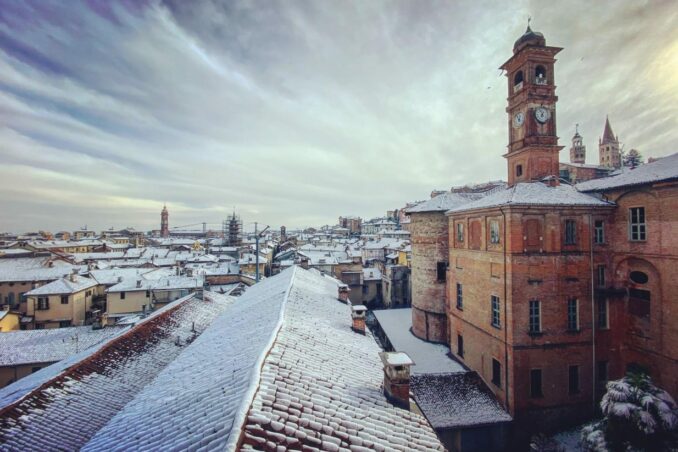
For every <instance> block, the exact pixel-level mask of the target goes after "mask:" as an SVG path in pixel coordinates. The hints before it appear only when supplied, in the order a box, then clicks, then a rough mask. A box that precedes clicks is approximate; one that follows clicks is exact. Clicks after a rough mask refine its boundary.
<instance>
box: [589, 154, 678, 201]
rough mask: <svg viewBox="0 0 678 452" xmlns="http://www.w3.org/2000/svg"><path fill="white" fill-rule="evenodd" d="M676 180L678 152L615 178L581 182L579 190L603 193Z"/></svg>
mask: <svg viewBox="0 0 678 452" xmlns="http://www.w3.org/2000/svg"><path fill="white" fill-rule="evenodd" d="M675 179H678V152H677V153H675V154H672V155H669V156H668V157H664V158H660V159H658V160H655V161H654V162H652V163H647V164H645V165H640V166H638V167H636V168H634V169H632V170H628V171H624V172H622V173H620V174H618V175H615V176H610V177H602V178H600V179H592V180H589V181H585V182H581V183H579V184H577V189H578V190H579V191H583V192H587V191H602V190H610V189H613V188H618V187H626V186H632V185H642V184H651V183H654V182H661V181H666V180H675Z"/></svg>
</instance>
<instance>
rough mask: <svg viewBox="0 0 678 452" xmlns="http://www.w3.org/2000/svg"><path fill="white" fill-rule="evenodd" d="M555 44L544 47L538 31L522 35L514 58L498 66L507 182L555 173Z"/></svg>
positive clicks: (556, 139)
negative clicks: (504, 102)
mask: <svg viewBox="0 0 678 452" xmlns="http://www.w3.org/2000/svg"><path fill="white" fill-rule="evenodd" d="M561 50H562V48H560V47H548V46H547V45H546V39H544V35H542V34H541V33H537V32H534V31H532V29H531V28H530V26H529V24H528V26H527V30H525V33H524V34H523V35H522V36H521V37H520V38H518V40H517V41H516V42H515V44H514V45H513V56H512V57H511V58H510V59H509V60H508V61H507V62H506V63H504V64H503V65H502V66H501V68H500V69H503V70H504V71H506V76H507V77H508V82H509V83H508V107H506V112H507V113H508V116H509V118H508V125H509V127H508V129H509V145H508V152H507V153H506V154H505V155H504V157H505V158H506V160H507V163H508V182H509V185H511V186H512V185H515V184H516V183H518V182H529V181H533V180H540V179H542V178H544V177H546V176H556V177H557V176H558V175H559V169H558V163H559V162H558V153H559V152H560V150H561V149H562V146H558V136H557V134H556V102H557V101H558V97H557V96H556V85H555V78H554V72H553V66H554V63H555V61H556V59H555V56H556V54H557V53H558V52H560V51H561Z"/></svg>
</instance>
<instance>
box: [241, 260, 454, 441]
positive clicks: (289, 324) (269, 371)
mask: <svg viewBox="0 0 678 452" xmlns="http://www.w3.org/2000/svg"><path fill="white" fill-rule="evenodd" d="M286 272H294V275H293V278H292V283H291V286H290V290H289V295H288V297H287V302H286V304H285V305H284V312H283V318H282V322H281V325H280V330H279V331H278V334H277V336H276V338H275V341H274V342H273V344H272V347H271V348H270V350H269V353H268V355H266V358H265V360H264V363H263V367H262V369H261V376H260V380H259V382H258V385H257V386H258V388H257V389H256V393H255V395H254V400H253V402H252V404H251V407H250V409H249V411H248V413H247V417H246V420H245V426H244V429H243V432H244V435H243V440H244V443H245V447H252V448H255V449H262V448H263V447H264V445H265V444H266V443H267V442H268V441H270V442H272V443H273V444H276V445H277V446H278V447H280V448H282V449H297V448H298V449H301V448H302V447H303V446H306V447H312V448H317V449H321V450H339V449H342V448H344V449H352V450H367V449H376V450H442V445H441V444H440V441H439V440H438V438H437V436H436V434H435V433H434V431H433V430H432V429H431V427H430V426H429V425H428V422H427V421H426V420H425V419H424V417H422V416H421V415H419V414H417V413H415V412H410V411H407V410H403V409H401V408H397V407H395V406H393V405H391V404H390V403H388V402H387V400H386V398H385V396H384V394H383V387H382V384H383V378H384V376H383V375H384V374H383V366H382V364H381V362H380V360H379V356H378V354H379V352H380V351H381V350H380V348H379V346H378V345H377V343H376V342H375V341H374V339H373V338H372V337H371V335H370V333H369V332H368V333H367V334H366V335H362V334H356V333H354V332H353V331H352V330H351V320H350V310H349V308H348V306H347V305H344V304H342V303H340V302H338V301H337V299H336V292H337V284H338V283H337V281H336V280H334V279H331V278H327V277H323V276H320V274H319V273H318V272H316V271H313V270H311V271H306V270H302V269H300V268H296V267H295V268H293V269H290V270H286ZM282 274H283V273H281V275H282ZM279 277H280V276H276V277H274V278H270V279H269V280H267V281H266V282H264V283H261V284H266V283H269V282H270V281H272V280H274V279H275V278H279ZM255 287H256V286H255ZM251 291H252V289H250V292H248V293H246V294H245V295H244V296H243V297H242V298H246V297H247V296H248V294H249V293H251ZM281 296H282V294H281ZM300 413H301V414H300Z"/></svg>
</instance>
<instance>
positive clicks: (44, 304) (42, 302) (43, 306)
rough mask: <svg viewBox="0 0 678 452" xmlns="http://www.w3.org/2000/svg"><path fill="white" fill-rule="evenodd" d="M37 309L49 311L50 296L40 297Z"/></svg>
mask: <svg viewBox="0 0 678 452" xmlns="http://www.w3.org/2000/svg"><path fill="white" fill-rule="evenodd" d="M35 310H36V311H48V310H49V297H38V300H37V303H36V307H35Z"/></svg>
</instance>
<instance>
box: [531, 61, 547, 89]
mask: <svg viewBox="0 0 678 452" xmlns="http://www.w3.org/2000/svg"><path fill="white" fill-rule="evenodd" d="M534 83H535V84H537V85H546V69H545V68H544V66H542V65H539V66H537V67H536V69H535V70H534Z"/></svg>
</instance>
